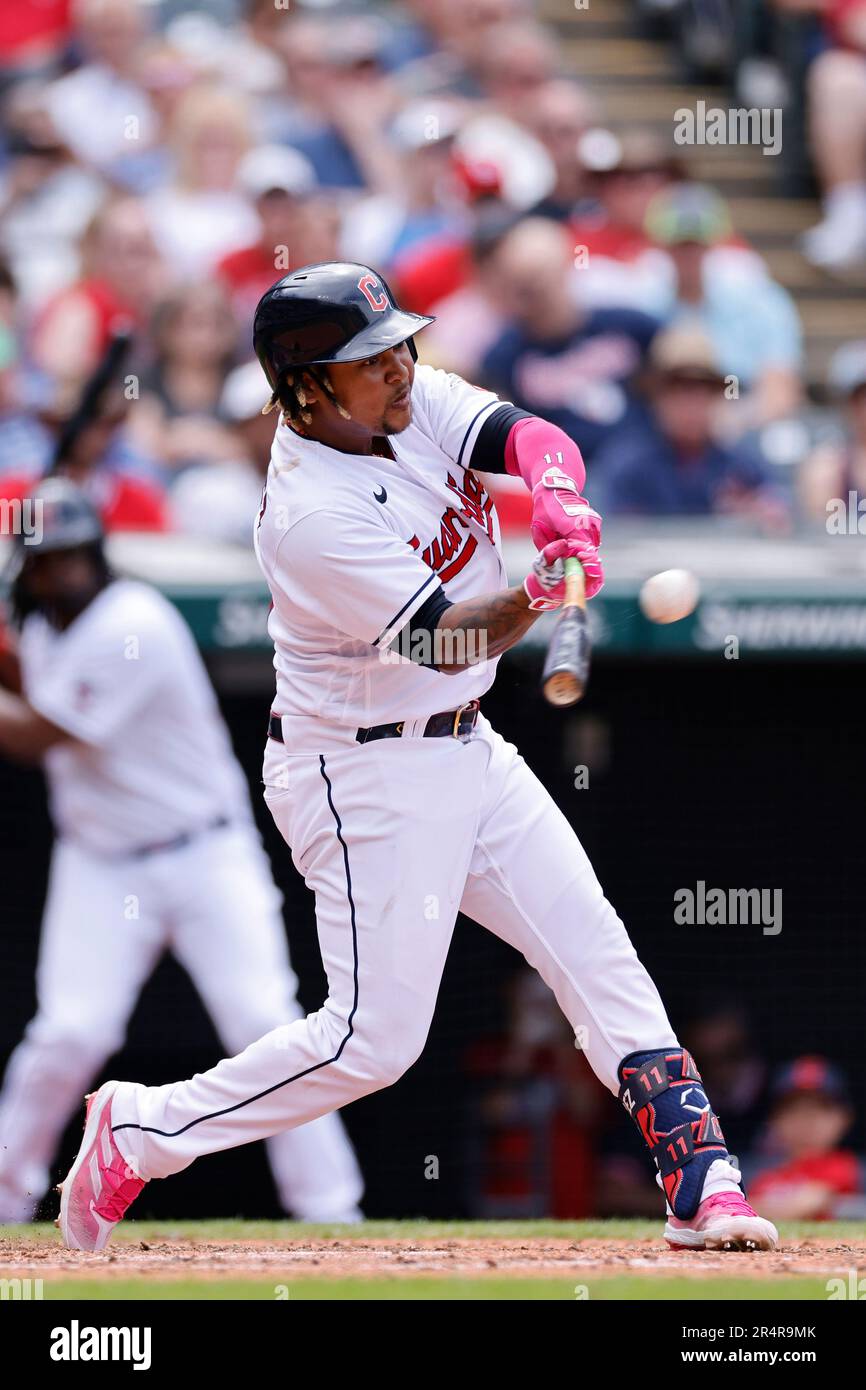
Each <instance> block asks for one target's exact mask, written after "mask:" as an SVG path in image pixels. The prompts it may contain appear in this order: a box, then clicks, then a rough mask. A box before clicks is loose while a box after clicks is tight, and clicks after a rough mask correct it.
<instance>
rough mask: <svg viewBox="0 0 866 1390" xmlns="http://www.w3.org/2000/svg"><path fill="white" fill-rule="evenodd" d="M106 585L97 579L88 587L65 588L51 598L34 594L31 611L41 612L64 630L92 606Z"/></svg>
mask: <svg viewBox="0 0 866 1390" xmlns="http://www.w3.org/2000/svg"><path fill="white" fill-rule="evenodd" d="M104 587H105V586H104V583H101V582H100V581H98V580H97V581H95V582H94V583H92V584H88V585H87V586H86V588H81V589H65V590H64V591H63V592H62V593H58V594H52V595H51V597H50V598H48V597H43V598H36V597H35V596H34V597H31V600H30V607H31V611H35V612H37V613H41V614H42V616H43V617H44V618H45V620H46V622H49V623H50V624H51V626H52V627H56V628H57V629H58V631H60V632H62V631H64V629H65V628H67V627H69V625H70V623H73V622H74V621H75V619H76V618H77V617H79V616H80V615H81V614H82V613H83V612H84V610H85V608H88V607H89V606H90V604H91V603H92V602H93V600H94V599H95V598H96V595H97V594H98V593H99V592H100V590H101V589H102V588H104Z"/></svg>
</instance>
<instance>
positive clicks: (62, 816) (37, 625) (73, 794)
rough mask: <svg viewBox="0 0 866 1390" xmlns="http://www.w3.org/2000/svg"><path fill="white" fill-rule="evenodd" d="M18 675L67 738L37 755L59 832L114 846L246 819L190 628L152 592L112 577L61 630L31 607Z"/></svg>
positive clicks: (99, 848) (239, 778)
mask: <svg viewBox="0 0 866 1390" xmlns="http://www.w3.org/2000/svg"><path fill="white" fill-rule="evenodd" d="M21 673H22V681H23V687H24V694H25V696H26V698H27V700H28V701H29V703H30V704H31V705H32V706H33V708H34V709H35V710H38V712H39V713H40V714H42V715H44V716H45V718H46V719H50V720H51V722H52V723H53V724H56V725H57V726H58V727H59V728H61V729H65V730H67V731H68V732H69V733H70V734H72V735H73V737H74V739H75V740H76V741H75V742H73V743H66V744H58V745H56V746H55V747H54V748H51V749H49V751H48V753H47V755H46V758H45V770H46V775H47V778H48V784H49V792H50V799H51V809H52V815H53V819H54V823H55V826H56V828H57V831H58V834H59V835H60V836H61V837H62V838H64V839H69V840H71V841H74V842H75V843H77V844H79V845H81V846H83V847H84V848H85V849H88V850H90V851H91V852H93V853H97V854H108V855H114V854H124V853H130V852H131V851H134V850H136V849H140V848H144V847H146V846H148V845H152V844H159V843H163V842H165V841H166V840H169V839H171V838H173V837H174V836H178V835H182V834H187V833H190V832H193V831H196V830H199V829H203V828H204V827H206V826H207V825H208V824H209V823H211V822H213V820H214V819H215V818H217V817H220V816H225V817H226V818H227V819H229V820H231V821H239V820H245V821H251V819H252V811H251V808H250V804H249V797H248V793H247V787H246V783H245V781H244V777H243V774H242V772H241V770H240V768H239V766H238V764H237V762H236V761H235V758H234V755H233V753H232V749H231V744H230V740H229V736H228V732H227V730H226V727H225V725H224V723H223V721H222V718H221V717H220V713H219V709H218V707H217V702H216V697H215V696H214V693H213V688H212V686H211V683H210V681H209V679H208V676H207V672H206V671H205V669H204V665H203V663H202V660H201V657H200V656H199V654H198V649H197V648H196V645H195V642H194V640H193V637H192V634H191V633H190V631H189V628H188V627H187V625H186V623H185V622H184V621H183V619H182V618H181V616H180V614H179V613H178V612H177V610H176V609H175V608H174V607H173V605H172V604H171V603H169V601H168V600H167V599H165V598H163V597H162V595H161V594H159V593H157V592H156V590H155V589H152V588H150V587H149V586H148V585H146V584H141V583H138V582H136V581H133V580H116V581H115V582H114V583H112V584H109V585H108V587H107V588H105V589H103V590H102V592H101V593H100V594H98V595H97V597H96V598H95V599H94V600H93V602H92V603H91V604H89V605H88V607H87V608H86V609H85V610H84V612H83V613H81V614H80V615H79V616H78V617H77V618H76V619H75V621H74V622H73V623H72V624H71V625H70V626H69V627H68V628H67V629H66V630H65V631H64V632H58V631H57V629H56V628H54V627H52V626H51V624H50V623H49V622H47V620H46V619H45V618H43V617H42V616H41V615H40V614H32V615H31V616H30V617H28V618H27V620H26V622H25V623H24V627H23V630H22V634H21Z"/></svg>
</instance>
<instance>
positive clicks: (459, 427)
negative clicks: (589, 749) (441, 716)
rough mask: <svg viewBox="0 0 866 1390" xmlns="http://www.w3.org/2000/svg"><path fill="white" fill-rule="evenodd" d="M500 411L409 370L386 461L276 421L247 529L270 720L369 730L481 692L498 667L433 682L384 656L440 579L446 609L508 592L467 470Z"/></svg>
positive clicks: (485, 398)
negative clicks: (260, 609)
mask: <svg viewBox="0 0 866 1390" xmlns="http://www.w3.org/2000/svg"><path fill="white" fill-rule="evenodd" d="M502 404H503V402H502V401H500V400H499V398H498V397H497V396H495V395H493V394H492V393H491V392H489V391H483V390H480V389H479V388H478V387H475V386H470V385H469V384H468V383H467V382H465V381H463V380H462V379H461V378H460V377H458V376H455V375H453V374H451V373H447V372H443V371H438V370H436V369H434V368H432V367H425V366H419V367H417V368H416V370H415V381H414V385H413V388H412V423H411V424H410V425H409V426H408V428H407V429H406V430H404V431H403V432H402V433H401V434H397V435H392V436H389V440H388V442H389V444H390V446H391V449H392V450H393V453H394V456H395V457H394V458H393V459H388V458H379V457H378V456H377V455H368V454H364V455H355V454H345V453H341V452H340V451H339V450H337V449H331V448H329V447H328V446H327V445H324V444H320V443H318V442H316V441H315V440H311V439H303V438H302V437H301V436H300V435H298V434H296V433H295V432H294V431H293V430H292V429H290V428H289V427H288V426H287V425H285V424H284V423H282V422H281V423H280V424H279V426H278V427H277V431H276V435H275V437H274V444H273V450H272V454H271V463H270V468H269V470H268V479H267V484H266V487H265V494H264V498H263V503H262V512H261V514H260V517H259V520H258V523H257V527H256V549H257V553H258V556H259V562H260V564H261V567H262V569H263V571H264V574H265V577H266V579H267V581H268V585H269V587H270V590H271V595H272V598H273V609H272V611H271V615H270V620H269V631H270V634H271V636H272V638H273V639H274V645H275V648H276V651H275V657H274V666H275V668H276V673H277V695H276V701H275V704H274V709H275V710H276V711H277V712H278V713H279V714H281V715H282V714H301V715H304V714H306V715H309V714H316V715H319V716H321V717H324V718H327V719H331V720H335V721H337V722H339V723H341V724H347V725H356V726H360V727H367V726H370V725H374V724H383V723H389V722H391V721H395V720H400V719H408V718H411V719H421V718H425V717H427V716H428V715H431V714H436V713H437V712H439V711H441V710H448V709H454V708H455V707H456V706H458V705H461V704H463V703H464V702H465V701H467V700H471V699H474V698H476V697H479V696H481V695H483V694H484V692H485V691H486V690H488V689H489V688H490V686H491V685H492V683H493V679H494V675H495V671H496V660H484V661H478V660H476V661H474V664H472V665H470V666H469V667H468V669H466V670H465V671H462V672H460V673H458V674H456V675H443V674H442V673H441V672H440V671H436V670H432V669H430V668H427V667H424V666H421V665H419V664H418V663H417V662H416V661H412V660H410V659H409V658H408V657H400V658H399V659H395V656H394V654H393V653H391V652H389V651H388V648H389V645H390V644H391V643H392V642H393V640H394V638H395V637H396V635H397V634H398V633H399V632H400V630H401V628H403V627H404V626H405V624H406V623H407V622H408V621H409V619H410V618H411V617H412V615H413V614H414V613H415V612H416V610H417V609H418V608H420V607H421V605H422V604H423V603H424V602H425V601H426V600H427V599H428V598H430V597H431V595H432V594H433V592H434V591H435V589H436V587H437V584H438V583H440V582H441V584H442V586H443V588H444V590H445V593H446V595H447V597H448V598H449V599H450V600H451V601H452V603H453V602H458V601H459V600H461V599H465V598H469V597H471V596H473V595H477V594H483V593H490V592H493V591H495V590H498V589H501V588H504V587H505V586H506V577H505V566H504V564H503V561H502V554H501V548H500V533H499V523H498V520H497V517H496V511H495V508H494V506H493V500H492V498H491V497H490V495H489V494H488V492H487V491H486V489H485V487H484V484H483V482H482V481H481V479H480V478H479V477H478V476H477V475H476V474H475V473H473V472H472V470H471V468H470V467H469V464H470V461H471V458H472V450H473V447H474V445H475V441H476V440H477V438H478V434H479V431H480V429H481V427H482V425H483V424H484V421H485V420H486V419H487V418H488V416H489V415H490V413H491V412H492V411H493V410H495V409H496V408H497V406H500V405H502ZM479 653H480V647H476V650H475V652H474V653H473V655H474V656H476V657H477V656H478V655H479Z"/></svg>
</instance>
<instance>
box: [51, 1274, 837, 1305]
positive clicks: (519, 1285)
mask: <svg viewBox="0 0 866 1390" xmlns="http://www.w3.org/2000/svg"><path fill="white" fill-rule="evenodd" d="M281 1287H282V1288H283V1289H286V1290H287V1291H288V1299H286V1295H285V1294H283V1295H282V1297H281V1298H280V1299H279V1300H278V1299H277V1298H276V1294H275V1288H276V1286H275V1285H274V1284H273V1283H272V1282H270V1281H267V1282H265V1281H260V1280H240V1279H234V1280H232V1279H225V1280H223V1279H220V1280H215V1279H214V1280H204V1279H202V1280H186V1279H184V1280H162V1281H157V1280H149V1281H144V1280H133V1279H124V1280H118V1279H111V1280H109V1279H105V1280H101V1279H100V1280H96V1279H92V1280H91V1279H88V1280H83V1279H79V1280H75V1279H64V1280H62V1281H55V1280H54V1279H48V1280H46V1281H45V1290H44V1293H45V1299H46V1301H49V1300H51V1301H55V1302H57V1301H60V1302H79V1301H84V1300H114V1299H119V1300H122V1301H127V1300H129V1301H133V1302H140V1301H150V1300H154V1299H155V1300H164V1299H168V1300H171V1301H174V1300H193V1301H205V1302H210V1301H212V1300H216V1301H225V1300H229V1301H237V1300H241V1301H244V1302H259V1303H273V1302H277V1301H279V1302H284V1301H288V1302H292V1303H298V1302H308V1301H310V1300H319V1301H327V1302H340V1303H343V1302H366V1301H369V1300H374V1301H377V1302H378V1301H385V1302H388V1301H391V1302H395V1301H414V1302H440V1301H450V1302H453V1301H459V1302H466V1301H482V1302H483V1301H487V1302H496V1303H501V1302H504V1301H517V1302H529V1301H540V1302H559V1303H574V1302H590V1303H591V1302H595V1303H599V1302H609V1301H611V1300H613V1301H626V1302H628V1301H631V1300H637V1301H640V1302H646V1301H647V1300H648V1299H649V1300H654V1299H655V1300H660V1301H662V1302H675V1301H690V1302H693V1301H695V1300H698V1301H703V1300H710V1301H716V1300H720V1299H721V1300H724V1301H740V1300H745V1301H748V1302H753V1301H755V1300H764V1299H770V1300H778V1299H784V1300H785V1301H786V1302H791V1301H797V1302H799V1301H804V1300H810V1301H811V1300H815V1299H818V1300H824V1299H826V1297H827V1290H826V1288H825V1280H824V1279H812V1278H791V1279H766V1280H763V1279H755V1280H751V1279H749V1280H746V1279H741V1280H735V1279H701V1280H694V1279H680V1278H676V1277H675V1278H660V1277H657V1276H653V1277H652V1278H649V1277H647V1276H644V1277H641V1276H639V1275H635V1276H631V1277H629V1276H626V1277H623V1276H621V1275H619V1276H610V1275H599V1276H597V1277H595V1276H593V1278H592V1280H591V1282H590V1283H589V1284H588V1285H579V1286H578V1285H576V1283H575V1280H574V1279H502V1278H498V1277H496V1278H490V1279H443V1278H439V1277H438V1276H436V1275H423V1274H419V1275H413V1276H412V1277H411V1278H408V1279H388V1278H375V1279H292V1280H291V1281H290V1282H288V1283H285V1284H283V1285H282V1286H281ZM576 1288H580V1289H584V1288H586V1289H588V1294H581V1296H578V1294H577V1293H576V1292H575V1290H576Z"/></svg>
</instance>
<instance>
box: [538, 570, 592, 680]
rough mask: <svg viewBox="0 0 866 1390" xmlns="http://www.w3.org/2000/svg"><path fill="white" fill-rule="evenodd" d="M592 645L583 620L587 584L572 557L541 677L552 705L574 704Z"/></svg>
mask: <svg viewBox="0 0 866 1390" xmlns="http://www.w3.org/2000/svg"><path fill="white" fill-rule="evenodd" d="M590 653H591V646H590V641H589V627H588V624H587V618H586V581H585V576H584V573H583V566H582V565H581V563H580V561H579V560H578V559H577V557H576V556H574V555H569V556H568V558H567V559H566V561H565V599H564V601H563V604H562V607H561V608H560V610H559V616H558V618H557V622H556V628H555V629H554V633H553V636H552V637H551V639H550V646H549V647H548V649H547V658H546V660H545V662H544V670H543V672H542V675H541V688H542V690H543V692H544V697H545V699H546V700H547V701H549V703H550V704H551V705H574V704H576V703H577V701H578V700H580V699H581V698H582V697H583V694H584V692H585V691H586V687H587V685H588V684H589V664H590Z"/></svg>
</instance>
